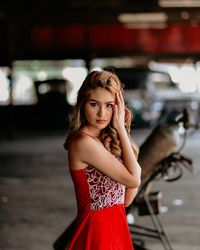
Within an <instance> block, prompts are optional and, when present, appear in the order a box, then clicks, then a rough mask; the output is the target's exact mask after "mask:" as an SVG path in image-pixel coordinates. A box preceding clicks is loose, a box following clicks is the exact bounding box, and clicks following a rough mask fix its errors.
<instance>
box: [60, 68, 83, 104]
mask: <svg viewBox="0 0 200 250" xmlns="http://www.w3.org/2000/svg"><path fill="white" fill-rule="evenodd" d="M62 75H63V77H64V78H65V79H66V80H67V81H69V84H70V88H69V90H68V91H67V100H68V102H69V103H70V104H72V105H73V104H74V103H75V102H76V97H77V91H78V90H79V88H80V86H81V84H82V82H83V80H84V79H85V77H86V75H87V69H86V68H85V67H73V68H72V67H66V68H64V69H63V72H62Z"/></svg>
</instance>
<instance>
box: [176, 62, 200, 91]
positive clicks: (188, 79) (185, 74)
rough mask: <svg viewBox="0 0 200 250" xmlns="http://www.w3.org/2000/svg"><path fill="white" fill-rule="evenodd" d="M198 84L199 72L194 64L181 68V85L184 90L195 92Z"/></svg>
mask: <svg viewBox="0 0 200 250" xmlns="http://www.w3.org/2000/svg"><path fill="white" fill-rule="evenodd" d="M196 86H197V74H196V71H195V69H194V68H193V67H192V66H183V67H182V68H181V69H180V82H179V87H180V89H181V90H182V91H183V92H195V91H196Z"/></svg>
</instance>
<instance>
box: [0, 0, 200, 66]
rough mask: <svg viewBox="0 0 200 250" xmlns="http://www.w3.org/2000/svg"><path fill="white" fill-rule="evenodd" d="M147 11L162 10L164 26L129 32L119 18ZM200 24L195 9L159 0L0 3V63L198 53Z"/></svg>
mask: <svg viewBox="0 0 200 250" xmlns="http://www.w3.org/2000/svg"><path fill="white" fill-rule="evenodd" d="M168 1H171V0H168ZM183 1H184V0H183ZM191 1H192V0H191ZM199 2H200V1H199ZM147 12H149V13H150V12H165V13H166V14H167V15H168V20H167V25H168V26H167V27H166V28H165V29H164V30H157V29H153V30H152V29H151V30H150V31H149V32H148V29H145V31H141V30H138V29H132V30H130V29H129V30H128V29H127V28H124V26H122V24H121V23H120V22H119V20H118V15H119V14H121V13H147ZM144 21H145V20H144ZM199 23H200V7H195V8H192V7H191V6H189V7H179V8H162V7H160V6H159V5H158V0H107V1H106V0H65V1H64V0H57V1H51V0H40V1H35V0H34V1H33V0H29V1H27V0H26V1H17V0H6V1H0V36H1V39H0V64H10V63H11V62H12V61H13V60H16V59H30V58H34V59H36V58H37V59H38V58H39V59H49V58H52V59H58V58H66V57H76V58H77V57H84V58H88V59H90V58H91V57H95V56H115V55H121V54H132V55H134V54H137V53H141V54H144V53H146V54H151V55H154V54H156V55H159V54H164V55H169V54H170V55H174V54H178V55H180V56H187V55H192V56H197V57H199V54H200V45H199V44H200V35H198V34H200V25H199ZM145 32H146V33H145ZM177 34H178V38H177ZM188 36H191V40H192V43H191V42H190V39H188ZM141 37H143V38H142V39H141ZM144 37H147V38H144ZM169 38H170V39H171V40H170V39H169ZM163 39H167V42H166V41H165V40H163ZM145 40H146V41H147V42H146V44H145ZM160 41H161V42H160ZM174 41H175V42H174ZM142 43H143V45H142ZM147 43H148V44H149V45H148V46H147ZM144 44H145V45H144ZM155 44H156V45H155ZM171 44H172V45H173V46H174V47H173V46H171ZM174 44H175V45H174ZM169 45H170V46H171V49H169V50H168V49H167V48H169ZM190 48H191V49H190Z"/></svg>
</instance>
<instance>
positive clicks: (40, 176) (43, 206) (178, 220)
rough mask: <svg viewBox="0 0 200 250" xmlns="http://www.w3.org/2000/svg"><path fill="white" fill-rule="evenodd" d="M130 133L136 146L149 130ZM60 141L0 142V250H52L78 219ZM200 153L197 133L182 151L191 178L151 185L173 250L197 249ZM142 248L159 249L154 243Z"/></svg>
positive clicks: (141, 219) (52, 137)
mask: <svg viewBox="0 0 200 250" xmlns="http://www.w3.org/2000/svg"><path fill="white" fill-rule="evenodd" d="M133 133H134V135H135V139H136V142H137V143H138V144H139V145H140V144H141V143H142V141H143V140H144V138H146V136H147V134H148V133H149V131H148V130H135V131H133ZM63 141H64V133H58V134H51V135H43V136H39V135H28V136H26V137H25V136H24V135H23V136H21V135H17V136H16V139H15V140H13V141H6V140H2V141H1V142H0V199H1V200H0V250H50V249H52V243H53V241H54V240H55V239H56V237H57V236H58V235H59V234H60V233H61V232H62V231H63V230H64V228H65V227H66V226H67V225H68V224H69V223H70V221H71V220H72V219H73V218H74V216H75V215H76V203H75V197H74V190H73V185H72V182H71V179H70V176H69V174H68V171H67V155H66V152H65V151H64V150H63V148H62V144H63ZM199 148H200V132H199V131H197V132H195V133H193V134H191V135H190V137H189V138H188V140H187V144H186V146H185V148H184V150H183V152H184V153H185V154H186V155H187V156H188V157H191V158H192V159H193V161H194V168H195V174H191V173H189V172H187V171H184V175H183V177H182V178H181V179H180V180H178V181H176V182H172V183H165V182H164V181H158V182H156V183H155V184H154V188H155V190H161V191H162V193H163V201H162V203H163V206H166V207H168V212H167V213H163V214H161V215H160V218H161V221H162V224H163V225H164V228H165V230H166V233H167V235H168V237H169V239H170V241H171V243H172V246H173V249H174V250H199V249H200V192H199V191H200V189H199V187H200V165H199V161H200V155H199ZM175 204H176V205H175ZM135 219H136V222H137V223H140V224H141V225H142V224H145V225H150V224H151V222H150V220H149V217H148V216H147V217H146V216H145V217H138V216H137V215H136V217H135ZM146 245H147V246H149V248H150V247H151V248H150V249H152V250H162V249H163V247H162V245H161V244H160V243H159V242H158V241H155V240H153V239H151V240H147V243H146ZM94 250H95V249H94Z"/></svg>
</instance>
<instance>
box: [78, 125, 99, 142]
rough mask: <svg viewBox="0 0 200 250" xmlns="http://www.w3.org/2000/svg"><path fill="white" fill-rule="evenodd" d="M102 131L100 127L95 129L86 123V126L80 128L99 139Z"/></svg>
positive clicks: (81, 130)
mask: <svg viewBox="0 0 200 250" xmlns="http://www.w3.org/2000/svg"><path fill="white" fill-rule="evenodd" d="M101 131H102V130H100V129H95V128H94V127H91V126H87V125H85V126H84V127H82V128H81V129H80V132H83V133H86V134H89V135H91V136H93V137H95V138H97V139H99V137H100V134H101Z"/></svg>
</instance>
